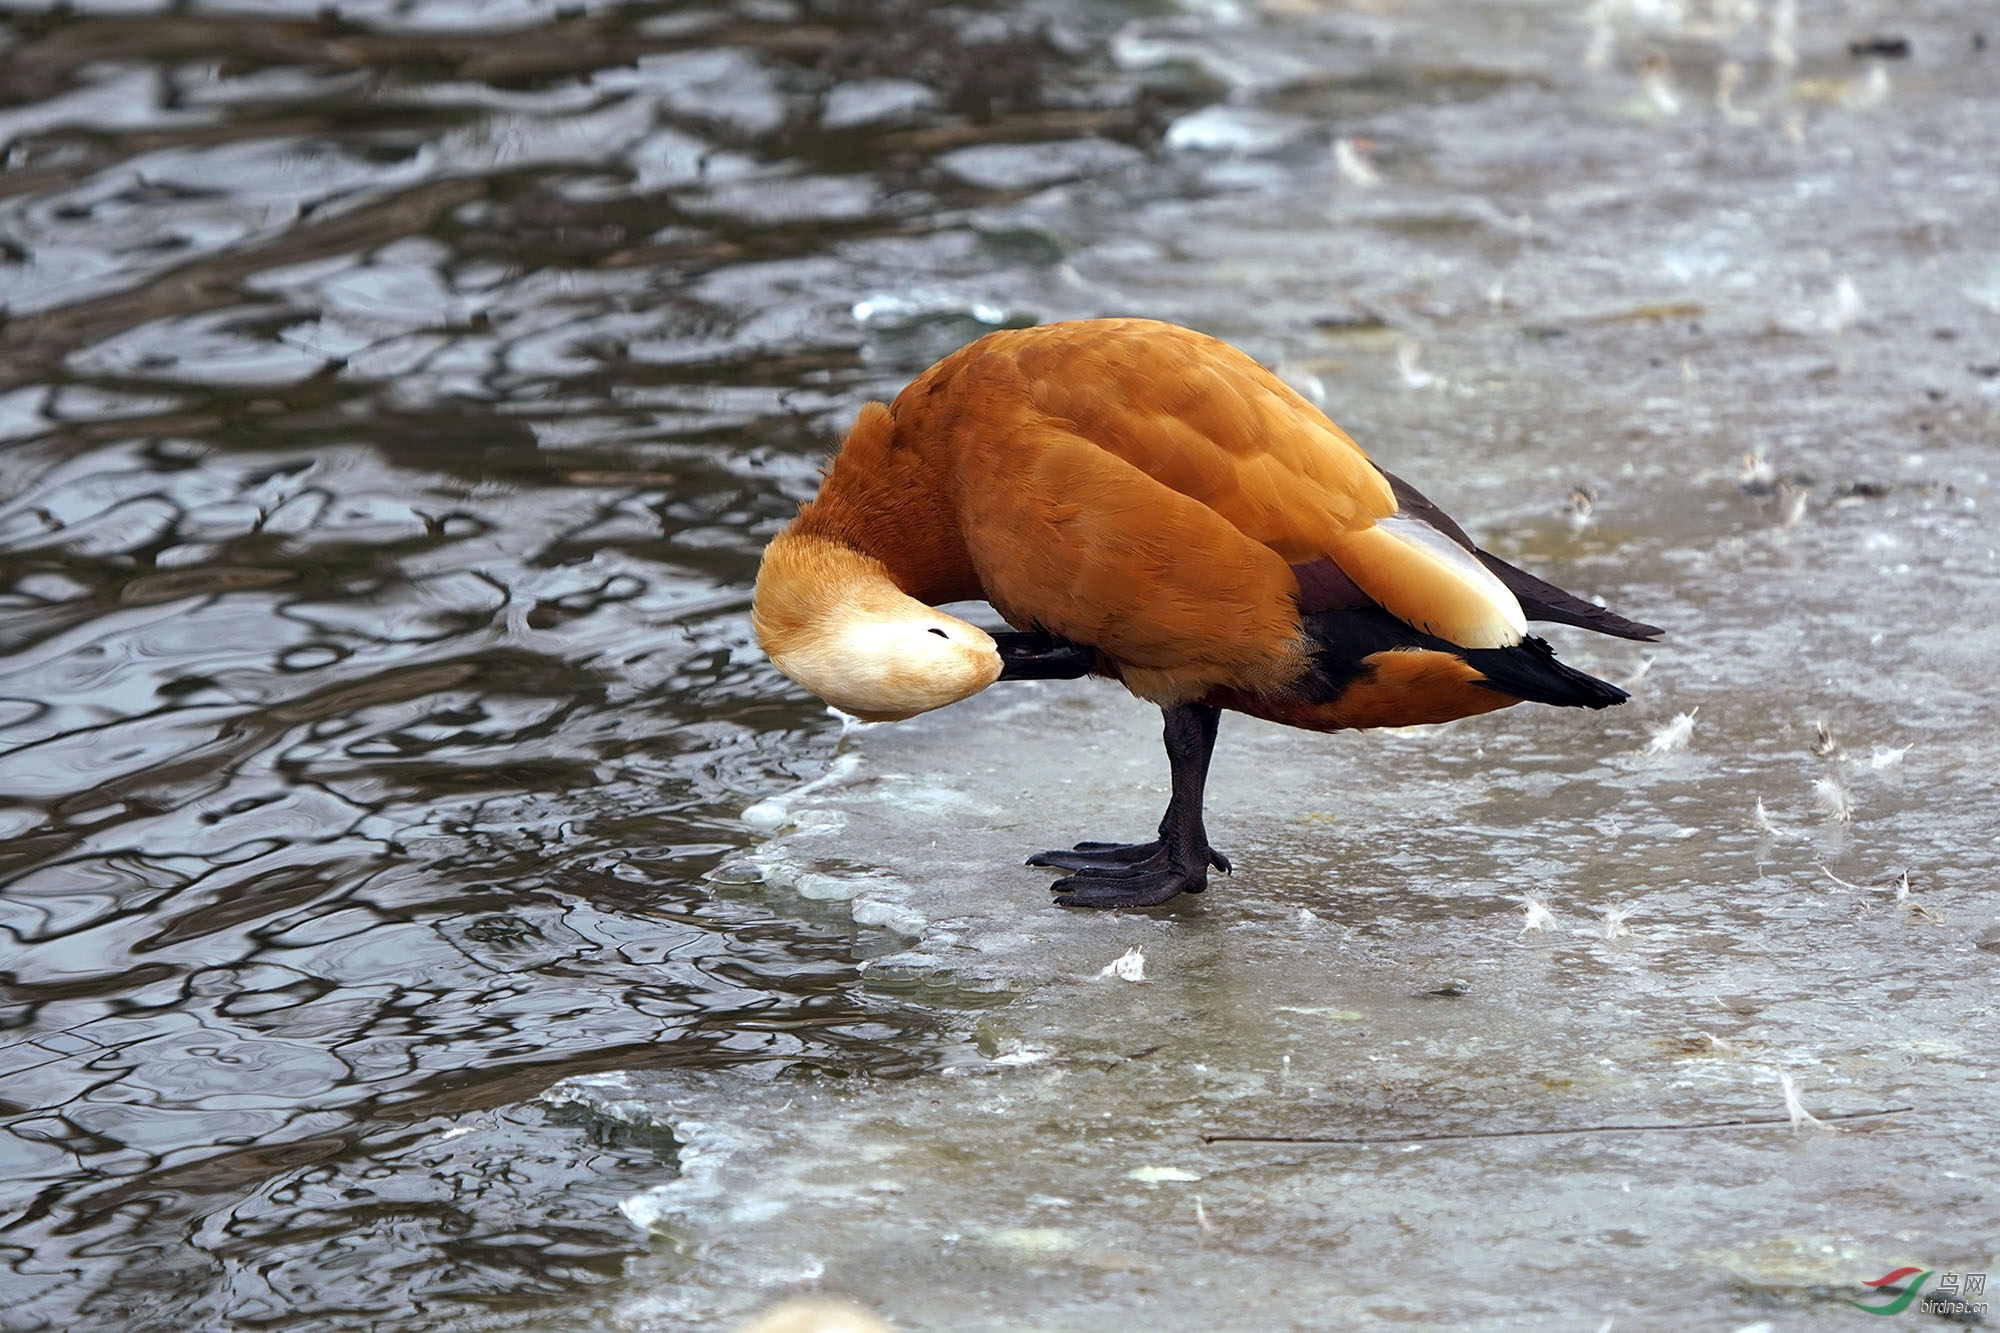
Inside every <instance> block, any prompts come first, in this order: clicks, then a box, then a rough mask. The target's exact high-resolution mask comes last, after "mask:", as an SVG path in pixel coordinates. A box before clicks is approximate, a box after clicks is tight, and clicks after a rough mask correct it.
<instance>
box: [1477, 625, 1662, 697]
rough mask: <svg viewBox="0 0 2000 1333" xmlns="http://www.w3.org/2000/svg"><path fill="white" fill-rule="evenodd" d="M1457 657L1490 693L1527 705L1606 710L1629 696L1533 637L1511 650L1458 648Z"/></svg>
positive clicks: (1544, 641)
mask: <svg viewBox="0 0 2000 1333" xmlns="http://www.w3.org/2000/svg"><path fill="white" fill-rule="evenodd" d="M1454 651H1456V652H1457V653H1458V655H1459V656H1460V657H1462V658H1464V659H1465V660H1466V661H1468V662H1470V663H1472V665H1473V666H1475V667H1478V668H1479V674H1480V675H1482V676H1484V677H1485V678H1486V679H1484V680H1482V681H1480V682H1479V683H1480V684H1481V685H1484V686H1485V687H1486V688H1487V689H1489V690H1498V691H1499V692H1500V693H1502V694H1511V695H1513V696H1514V697H1515V698H1516V699H1526V700H1527V701H1528V702H1529V703H1536V704H1555V705H1557V706H1558V707H1562V708H1609V707H1610V706H1611V705H1613V704H1622V703H1624V702H1625V701H1626V700H1627V699H1629V698H1631V697H1632V696H1631V695H1629V694H1627V693H1625V691H1623V690H1621V689H1619V688H1618V687H1617V686H1616V685H1613V684H1611V683H1610V682H1609V681H1603V680H1599V679H1598V678H1597V677H1595V676H1591V675H1586V674H1585V673H1584V672H1581V671H1578V670H1577V669H1576V668H1575V667H1572V666H1565V665H1563V664H1562V663H1561V662H1558V661H1557V660H1556V654H1555V650H1554V649H1553V648H1551V647H1549V645H1548V641H1547V640H1546V639H1538V638H1536V637H1534V636H1533V635H1532V634H1531V635H1529V636H1528V637H1527V638H1525V639H1522V640H1521V641H1520V642H1519V643H1517V644H1515V645H1514V646H1513V647H1512V648H1459V649H1455V650H1454Z"/></svg>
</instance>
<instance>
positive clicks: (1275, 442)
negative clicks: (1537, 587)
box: [979, 320, 1527, 648]
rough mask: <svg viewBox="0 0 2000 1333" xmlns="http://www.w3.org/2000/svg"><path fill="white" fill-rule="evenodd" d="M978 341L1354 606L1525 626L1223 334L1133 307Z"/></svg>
mask: <svg viewBox="0 0 2000 1333" xmlns="http://www.w3.org/2000/svg"><path fill="white" fill-rule="evenodd" d="M986 342H988V343H994V344H998V345H999V346H998V347H996V350H997V351H1000V352H1001V354H1002V355H1009V356H1011V357H1012V358H1013V364H1014V366H1015V368H1016V369H1017V371H1018V373H1019V375H1020V376H1021V379H1022V382H1023V384H1024V386H1025V390H1026V392H1027V393H1028V395H1029V400H1030V402H1031V403H1032V404H1033V406H1034V407H1035V408H1036V409H1038V410H1039V411H1040V412H1042V413H1044V414H1046V415H1047V416H1048V417H1049V418H1051V419H1052V420H1053V421H1054V422H1057V423H1060V425H1061V426H1062V427H1064V428H1066V429H1068V430H1071V431H1073V432H1074V433H1075V434H1076V435H1077V436H1079V437H1080V438H1082V439H1083V440H1085V441H1087V442H1089V443H1090V444H1091V445H1093V446H1095V447H1096V448H1097V449H1100V450H1102V451H1104V452H1106V453H1109V454H1112V455H1114V456H1115V457H1117V458H1118V459H1120V460H1121V461H1123V462H1125V463H1127V464H1130V465H1131V466H1132V467H1134V468H1136V469H1138V470H1139V471H1140V472H1142V473H1144V474H1145V475H1146V476H1148V477H1150V478H1151V479H1152V480H1154V481H1156V482H1158V483H1160V484H1161V485H1162V486H1165V487H1167V488H1168V489H1170V490H1172V491H1175V492H1177V493H1178V494H1180V495H1183V496H1186V497H1188V498H1189V499H1192V500H1195V501H1197V502H1199V503H1200V504H1202V505H1203V506H1205V507H1206V508H1208V509H1209V510H1211V511H1213V512H1214V513H1216V514H1218V515H1220V516H1221V517H1222V518H1224V519H1225V520H1227V521H1228V522H1229V523H1230V524H1231V525H1232V526H1233V527H1235V529H1236V530H1237V531H1238V532H1240V533H1242V534H1243V535H1244V536H1245V537H1248V538H1250V539H1251V540H1252V541H1255V542H1257V543H1259V544H1261V545H1263V546H1265V547H1267V548H1269V549H1270V550H1272V551H1274V552H1276V553H1277V554H1278V555H1280V556H1281V557H1283V558H1284V559H1285V560H1286V561H1287V562H1288V563H1290V564H1292V565H1293V566H1295V567H1307V568H1310V567H1312V566H1315V565H1319V566H1321V567H1322V568H1323V569H1325V570H1327V571H1328V572H1329V573H1330V575H1331V576H1332V577H1334V578H1336V579H1337V580H1339V581H1340V582H1342V583H1343V584H1344V585H1345V586H1346V587H1348V588H1351V589H1357V590H1358V591H1359V592H1360V593H1361V594H1363V596H1364V597H1365V603H1366V604H1367V605H1372V606H1380V607H1382V608H1384V609H1385V610H1387V611H1388V612H1389V613H1390V614H1391V615H1394V616H1396V617H1397V618H1399V619H1401V620H1403V621H1405V622H1406V623H1408V624H1410V625H1412V626H1414V627H1416V628H1417V629H1420V630H1423V631H1424V632H1426V633H1429V634H1435V635H1437V636H1438V637H1440V638H1443V639H1447V640H1450V641H1451V642H1453V643H1457V644H1460V645H1463V646H1465V647H1468V648H1497V647H1505V646H1508V645H1511V644H1515V643H1518V642H1520V640H1521V636H1522V635H1523V634H1524V633H1525V632H1526V629H1527V620H1526V618H1525V616H1524V615H1523V612H1522V607H1521V604H1520V602H1519V601H1518V600H1517V599H1516V597H1515V595H1514V594H1513V593H1512V592H1511V591H1509V588H1508V586H1507V584H1506V583H1505V582H1504V580H1503V578H1502V577H1501V576H1500V575H1499V574H1498V573H1497V572H1496V571H1495V570H1492V569H1490V568H1488V567H1487V566H1486V565H1485V564H1483V563H1481V561H1480V560H1479V559H1478V558H1477V556H1476V554H1474V553H1472V552H1471V551H1469V550H1468V549H1467V548H1466V547H1464V546H1462V545H1460V543H1459V542H1458V541H1457V540H1455V539H1454V538H1453V537H1451V536H1450V535H1448V534H1447V533H1445V532H1443V531H1440V530H1439V529H1438V528H1437V527H1436V526H1435V525H1434V524H1432V523H1431V522H1429V521H1428V519H1427V517H1426V516H1425V515H1422V514H1414V513H1409V512H1404V511H1403V509H1402V507H1401V506H1400V504H1399V500H1398V497H1397V495H1396V492H1395V489H1394V486H1393V485H1392V483H1391V480H1390V478H1389V477H1388V476H1387V475H1386V474H1384V473H1383V472H1382V471H1381V470H1380V469H1378V468H1377V467H1376V466H1375V465H1374V463H1373V462H1371V461H1370V460H1369V458H1368V455H1367V454H1365V453H1363V452H1362V450H1361V448H1360V447H1359V446H1358V445H1356V444H1355V443H1354V441H1353V440H1352V439H1350V438H1348V436H1347V434H1346V432H1344V431H1342V430H1341V429H1340V428H1339V427H1338V426H1336V425H1334V424H1333V423H1332V422H1331V421H1329V420H1327V418H1326V416H1325V415H1324V414H1323V413H1321V412H1320V411H1319V410H1318V409H1317V408H1315V407H1314V406H1312V404H1310V403H1308V402H1307V401H1306V400H1305V399H1304V398H1302V397H1301V396H1300V395H1299V394H1298V393H1297V392H1296V391H1295V390H1293V389H1292V388H1291V386H1289V385H1287V384H1286V383H1285V382H1284V381H1283V380H1281V379H1279V378H1278V377H1277V376H1276V375H1274V374H1272V373H1271V372H1270V371H1268V370H1266V369H1265V368H1264V367H1262V366H1260V365H1258V364H1257V363H1256V362H1255V361H1253V360H1251V359H1250V358H1249V357H1248V356H1246V355H1244V354H1243V353H1242V352H1240V351H1238V350H1236V349H1235V348H1233V347H1231V346H1229V345H1228V344H1227V343H1224V342H1220V341H1218V340H1217V339H1214V338H1209V337H1206V336H1204V335H1202V334H1197V333H1193V332H1190V331H1188V330H1185V329H1178V328H1174V327H1173V326H1170V325H1162V324H1154V323H1151V322H1149V321H1143V320H1117V321H1102V320H1098V321H1090V322H1087V323H1080V324H1072V325H1055V326H1050V327H1046V328H1041V329H1035V330H1029V331H1024V332H1023V333H1022V334H1018V335H1015V336H1014V337H1013V339H1011V340H1009V338H1008V335H1004V334H1003V335H997V336H996V337H994V338H990V339H987V340H986ZM979 345H981V346H983V345H984V344H979ZM1433 512H1434V511H1433ZM1447 521H1449V520H1447ZM1304 577H1305V578H1306V579H1307V580H1308V581H1311V580H1312V579H1313V578H1314V577H1315V576H1314V575H1313V574H1307V575H1305V576H1304ZM1301 593H1302V596H1305V597H1309V596H1310V594H1309V593H1307V592H1306V590H1305V589H1303V588H1302V589H1301ZM1301 606H1302V608H1303V609H1307V610H1314V609H1327V608H1326V607H1324V606H1313V605H1310V604H1309V602H1307V601H1302V602H1301Z"/></svg>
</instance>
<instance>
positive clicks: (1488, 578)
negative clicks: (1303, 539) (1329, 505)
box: [1327, 514, 1528, 648]
mask: <svg viewBox="0 0 2000 1333" xmlns="http://www.w3.org/2000/svg"><path fill="white" fill-rule="evenodd" d="M1327 554H1328V555H1329V556H1331V557H1332V558H1333V562H1334V563H1335V564H1337V565H1339V566H1340V567H1341V569H1342V570H1343V571H1344V572H1345V573H1346V574H1347V576H1348V577H1349V578H1351V579H1353V580H1354V582H1355V584H1356V585H1357V586H1358V587H1360V589H1361V591H1363V592H1365V593H1367V594H1368V595H1369V596H1370V597H1372V598H1374V599H1375V600H1376V601H1377V602H1378V603H1380V604H1381V606H1382V609H1383V610H1385V611H1387V612H1388V613H1389V614H1390V615H1392V616H1395V617H1396V618H1397V619H1398V620H1401V621H1402V622H1404V623H1405V624H1407V625H1414V626H1416V627H1417V628H1418V629H1420V630H1422V631H1423V632H1424V633H1426V634H1435V635H1436V636H1437V637H1438V638H1440V639H1444V640H1446V641H1448V642H1450V643H1455V644H1457V645H1458V646H1459V647H1461V648H1511V647H1513V646H1514V645H1515V644H1517V643H1519V642H1520V641H1521V639H1522V637H1523V636H1524V635H1526V634H1527V632H1528V618H1527V616H1525V615H1523V614H1522V612H1521V603H1520V601H1519V600H1518V599H1516V598H1515V596H1514V594H1513V593H1511V592H1509V591H1508V590H1507V585H1506V584H1504V583H1502V582H1500V580H1499V579H1498V578H1496V577H1495V576H1494V574H1493V571H1492V570H1490V569H1488V568H1487V567H1486V566H1485V565H1483V564H1481V563H1480V562H1479V557H1477V556H1475V555H1473V554H1472V552H1470V551H1468V550H1466V549H1465V548H1464V547H1463V546H1460V545H1459V544H1458V543H1457V542H1455V541H1453V540H1452V539H1451V538H1449V537H1447V536H1445V534H1444V533H1442V532H1439V531H1438V530H1437V529H1436V528H1434V527H1432V526H1431V525H1430V524H1428V523H1426V522H1424V521H1423V520H1422V519H1420V518H1413V517H1411V516H1410V515H1408V514H1391V515H1390V516H1389V517H1387V518H1382V519H1377V520H1376V521H1375V523H1374V525H1373V526H1372V527H1367V528H1363V529H1361V530H1359V531H1357V532H1349V533H1342V534H1340V536H1339V537H1338V538H1336V539H1335V541H1334V543H1333V547H1332V549H1331V550H1329V551H1328V552H1327Z"/></svg>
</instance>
